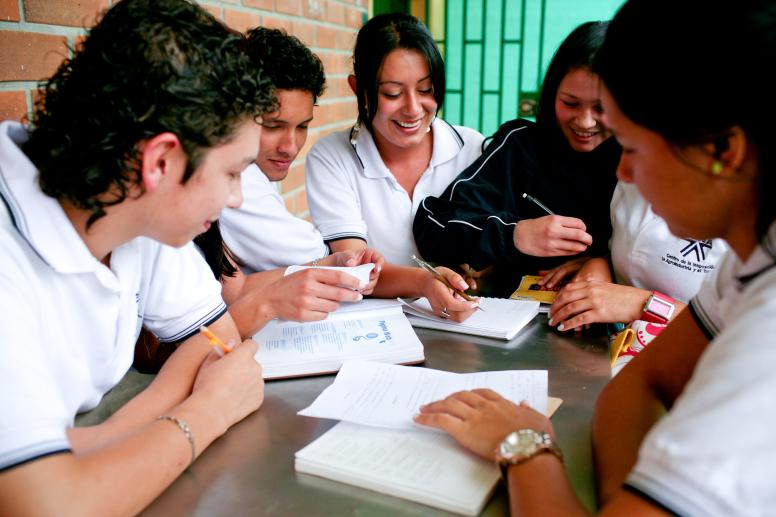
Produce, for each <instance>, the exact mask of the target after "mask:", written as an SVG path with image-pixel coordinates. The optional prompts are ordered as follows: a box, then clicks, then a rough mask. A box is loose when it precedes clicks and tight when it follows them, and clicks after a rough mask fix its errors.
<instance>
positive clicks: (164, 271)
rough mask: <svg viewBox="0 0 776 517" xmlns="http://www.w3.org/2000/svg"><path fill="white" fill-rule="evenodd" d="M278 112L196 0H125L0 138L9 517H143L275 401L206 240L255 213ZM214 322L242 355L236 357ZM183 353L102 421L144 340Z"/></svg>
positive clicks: (2, 484)
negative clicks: (224, 293)
mask: <svg viewBox="0 0 776 517" xmlns="http://www.w3.org/2000/svg"><path fill="white" fill-rule="evenodd" d="M274 109H276V108H275V107H274V100H273V98H272V95H271V86H270V84H269V83H268V81H267V80H266V79H264V78H262V75H261V73H260V72H257V69H256V67H255V65H254V64H252V63H250V62H249V60H248V59H247V57H246V56H245V54H244V51H243V48H242V38H241V37H240V36H237V35H235V34H234V33H232V32H231V31H229V30H228V29H227V28H226V27H225V26H223V25H222V24H221V23H220V22H218V21H216V20H215V19H214V18H213V17H212V16H211V15H209V14H208V13H206V12H205V11H204V10H202V9H201V8H200V7H198V6H197V5H195V4H194V3H193V2H190V1H188V0H123V1H121V2H117V3H115V5H114V7H112V8H111V9H110V10H109V11H107V12H106V14H105V15H104V17H103V18H102V20H101V21H100V22H99V23H98V24H97V25H96V26H95V27H94V28H92V29H91V30H90V31H89V35H88V37H87V38H86V39H85V41H83V43H82V44H80V45H79V48H78V49H77V50H76V51H75V53H74V55H73V57H72V58H70V59H66V60H65V61H64V62H63V64H62V65H61V66H60V68H59V70H58V71H57V72H56V73H55V74H54V76H53V77H52V78H51V79H49V80H48V81H47V82H46V83H45V84H44V85H43V94H42V96H41V98H40V100H39V101H38V103H37V105H36V110H35V113H34V115H33V117H32V123H31V125H30V126H29V127H25V126H22V125H20V124H18V123H14V122H10V121H6V122H3V123H2V124H0V199H2V203H0V286H1V289H2V293H3V296H2V298H0V349H1V351H2V357H3V359H2V361H0V391H2V393H3V395H2V397H0V415H2V417H1V418H0V508H2V511H1V512H0V513H3V514H8V515H28V514H67V515H70V514H76V513H78V514H90V515H91V514H95V515H128V514H135V513H137V512H139V511H140V510H141V509H143V508H144V507H145V506H146V505H147V504H148V503H149V502H150V501H152V500H153V499H154V498H155V497H156V496H157V495H158V494H159V493H160V492H161V491H162V490H164V489H165V488H166V487H167V486H168V485H169V484H170V483H171V482H172V481H173V480H174V479H175V478H176V477H177V476H178V475H179V474H180V473H181V472H182V471H183V470H184V469H185V468H186V467H187V465H189V464H190V462H192V461H193V460H194V459H195V458H196V456H197V455H198V454H200V453H201V452H202V451H203V450H204V449H205V448H206V447H207V446H208V445H209V444H210V443H211V442H212V441H213V440H214V439H215V438H217V437H218V436H220V435H221V434H223V433H224V432H225V431H226V430H227V429H228V428H229V427H230V426H231V425H232V424H234V423H236V422H237V421H239V420H241V419H242V418H244V417H245V416H246V415H248V414H249V413H251V412H253V411H255V410H256V409H257V408H258V407H259V406H260V405H261V402H262V400H263V384H262V381H261V371H260V367H259V365H258V364H257V363H256V361H255V359H254V354H255V352H256V344H255V343H254V342H252V341H250V340H247V341H244V342H242V343H240V340H239V338H238V332H237V329H236V328H235V325H234V322H233V321H232V319H231V317H230V316H229V314H228V313H227V312H226V307H225V305H224V303H223V301H222V300H221V297H220V292H221V290H220V285H219V284H218V282H216V281H215V280H214V279H213V276H212V274H211V273H210V271H209V270H208V268H207V265H206V264H205V263H204V262H203V261H202V260H201V258H200V256H199V254H198V252H197V251H196V250H195V249H194V248H193V246H192V245H191V244H190V241H191V239H192V238H193V237H194V236H195V235H197V234H199V233H202V232H203V231H205V230H206V229H207V228H208V227H209V226H210V225H211V224H212V222H213V221H215V219H216V218H217V217H218V216H219V213H220V212H221V210H222V209H223V208H224V207H226V206H231V207H236V206H238V205H239V204H240V202H241V191H240V173H241V171H242V170H243V169H244V168H245V167H246V166H247V164H249V163H252V162H253V161H254V160H255V159H256V156H257V154H258V141H259V137H260V131H261V129H260V126H259V125H258V123H257V120H258V119H259V117H260V116H261V115H262V114H263V113H265V112H267V111H272V110H274ZM205 324H206V325H209V326H210V327H211V329H212V330H213V331H214V332H215V333H216V334H218V335H219V336H221V338H222V339H223V340H224V341H229V340H234V341H235V342H236V343H239V344H238V345H237V346H235V347H234V348H233V350H232V351H231V352H230V353H227V354H226V355H224V356H223V357H220V358H219V356H218V354H216V353H215V352H212V351H211V348H210V346H208V343H207V340H206V339H205V338H204V337H202V336H200V335H199V333H198V329H199V328H200V326H201V325H205ZM142 325H145V326H146V327H147V328H149V329H150V330H151V331H153V332H154V333H155V334H156V335H157V336H158V337H159V338H160V339H161V340H162V341H166V342H176V343H180V346H179V347H178V349H177V350H176V352H175V353H174V354H173V355H172V357H171V358H170V359H169V360H168V361H167V363H166V364H165V366H164V367H163V368H162V370H161V372H160V373H159V375H158V376H157V377H156V379H155V380H154V382H153V383H152V384H151V385H150V386H149V387H148V388H147V389H146V390H145V391H143V392H142V393H140V394H139V395H138V396H136V397H135V398H134V399H132V400H130V401H129V402H128V403H127V404H126V405H125V406H124V407H122V408H121V409H120V410H119V411H118V412H117V413H116V414H114V415H113V416H112V417H111V418H110V419H108V420H107V421H106V422H105V423H103V424H100V425H96V426H92V427H74V426H73V423H74V417H75V415H76V414H77V413H80V412H84V411H87V410H90V409H91V408H93V407H95V406H96V405H97V404H98V402H99V401H100V399H101V398H102V397H103V395H104V394H105V393H106V392H107V391H108V390H110V389H111V388H112V387H113V386H114V385H115V384H116V383H117V382H118V381H119V380H120V379H121V378H122V376H124V374H125V373H126V372H127V370H128V369H129V367H130V364H131V362H132V351H133V348H134V343H135V340H136V338H137V336H138V333H139V331H140V328H141V326H142Z"/></svg>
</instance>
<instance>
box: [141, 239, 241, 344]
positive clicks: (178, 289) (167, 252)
mask: <svg viewBox="0 0 776 517" xmlns="http://www.w3.org/2000/svg"><path fill="white" fill-rule="evenodd" d="M158 246H159V248H158V251H157V253H156V254H155V257H154V258H155V260H154V261H153V264H146V268H147V269H146V271H147V272H148V274H147V275H144V279H145V280H146V281H145V285H144V288H143V292H144V295H143V298H142V299H143V302H144V306H143V307H141V308H140V310H141V311H142V314H143V324H144V325H145V326H146V327H147V328H148V330H150V331H151V332H153V333H154V334H156V336H157V337H158V338H159V340H160V341H162V342H178V341H183V340H184V339H186V338H188V337H189V336H191V335H193V334H195V333H196V332H197V331H198V330H199V327H201V326H202V325H208V324H210V323H212V322H213V321H215V320H217V319H218V318H220V317H221V316H222V315H223V314H224V313H225V312H226V304H225V303H224V301H223V299H222V298H221V284H220V283H219V282H218V281H217V280H216V279H215V278H214V277H213V273H212V272H211V271H210V268H209V267H208V265H207V262H205V259H204V258H203V257H202V255H201V254H200V253H199V252H198V251H197V249H196V247H195V246H194V244H193V243H188V244H187V245H186V246H183V247H182V248H173V247H171V246H166V245H163V244H158ZM149 267H150V269H148V268H149Z"/></svg>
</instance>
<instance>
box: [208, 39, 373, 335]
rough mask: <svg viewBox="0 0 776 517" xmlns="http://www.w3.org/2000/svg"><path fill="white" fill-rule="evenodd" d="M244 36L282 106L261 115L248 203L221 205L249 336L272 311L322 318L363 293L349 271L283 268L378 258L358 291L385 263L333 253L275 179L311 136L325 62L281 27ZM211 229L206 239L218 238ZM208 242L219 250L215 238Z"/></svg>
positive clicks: (228, 295) (226, 281) (237, 312)
mask: <svg viewBox="0 0 776 517" xmlns="http://www.w3.org/2000/svg"><path fill="white" fill-rule="evenodd" d="M247 36H248V43H247V53H248V55H249V56H250V57H251V59H252V60H253V62H254V63H255V64H256V66H258V67H260V68H261V69H262V70H264V71H265V72H266V74H267V77H268V78H269V79H270V80H271V81H272V83H273V85H274V86H275V90H274V95H275V96H276V98H277V101H278V110H277V111H274V112H272V113H268V114H266V116H264V117H263V119H262V131H261V142H260V145H259V156H258V158H257V160H256V163H253V164H251V165H250V166H249V167H248V168H247V169H245V171H243V174H242V185H243V198H244V201H243V204H242V205H241V206H240V207H238V208H230V209H227V210H224V213H223V214H222V217H221V219H220V221H219V224H220V233H221V237H222V238H223V242H224V243H225V244H226V247H227V248H228V252H230V253H231V255H232V258H233V259H234V262H236V263H237V264H238V265H239V268H240V271H235V272H232V274H231V275H226V276H225V275H223V274H222V275H221V279H222V282H223V285H224V291H223V293H224V299H225V300H226V301H227V302H228V303H229V304H230V309H229V310H230V311H231V312H232V315H233V317H234V318H235V320H236V321H237V323H238V327H239V328H240V330H241V332H243V334H244V335H245V333H246V331H247V332H249V333H252V332H255V331H256V330H257V329H258V328H261V327H262V326H263V325H264V323H265V322H266V321H267V320H268V319H270V318H273V317H281V318H284V319H293V320H299V321H310V320H320V319H323V318H325V317H326V316H327V314H328V313H329V312H331V311H333V310H335V309H336V308H337V307H338V305H339V303H340V302H342V301H354V300H356V299H360V298H361V295H360V294H359V293H358V292H355V291H354V290H353V289H354V288H357V287H358V283H357V282H354V279H353V278H352V277H349V276H348V275H345V274H344V273H341V272H337V271H330V270H321V269H316V270H307V271H301V272H297V273H294V274H293V275H289V276H287V277H284V278H283V277H282V274H283V271H285V268H286V267H288V266H291V265H294V264H307V263H316V264H318V265H322V266H345V265H348V266H356V265H359V264H362V263H368V262H375V263H376V264H377V267H376V268H375V270H374V271H373V273H372V276H371V282H370V285H368V286H366V287H365V288H362V289H361V292H363V293H364V294H369V293H371V291H372V288H373V287H374V284H375V282H376V281H377V276H378V274H379V270H380V268H381V266H382V263H383V260H382V256H381V255H380V254H379V253H377V252H375V251H374V250H366V251H364V252H350V251H348V252H340V253H334V254H331V255H330V254H329V248H328V246H327V245H326V244H325V243H324V242H323V238H322V237H321V234H320V233H319V232H318V230H317V229H316V227H315V226H314V225H313V224H311V223H310V222H308V221H305V220H304V219H301V218H299V217H296V216H294V215H293V214H291V213H290V212H289V211H288V210H287V209H286V206H285V203H284V201H283V198H282V197H281V196H280V194H278V191H277V190H276V189H275V186H274V185H273V183H275V182H279V181H282V180H283V179H285V177H286V176H287V175H288V171H289V168H290V167H291V164H292V163H293V162H294V160H295V159H296V157H297V155H298V154H299V151H301V149H302V147H303V146H304V143H305V141H306V140H307V130H308V126H309V125H310V123H311V122H312V119H313V106H314V105H315V102H316V100H317V99H318V98H319V97H320V96H321V95H322V94H323V91H324V88H325V82H326V78H325V75H324V70H323V64H322V63H321V60H320V59H319V58H318V56H316V55H315V54H313V53H312V52H311V51H310V49H308V48H307V47H306V46H305V45H304V44H303V43H302V42H301V41H300V40H299V39H298V38H296V37H294V36H290V35H288V34H286V33H285V32H283V31H281V30H278V29H268V28H265V27H258V28H256V29H253V30H251V31H249V32H248V34H247ZM214 233H216V232H208V235H205V236H203V237H204V238H206V239H209V240H217V239H218V236H217V235H214ZM203 237H200V239H198V240H197V243H198V244H200V245H201V243H202V239H203ZM206 246H207V247H208V248H211V249H213V248H215V249H220V248H221V245H220V244H218V245H216V244H213V243H212V242H208V243H206ZM206 255H207V253H206ZM209 262H211V263H212V262H213V261H212V260H209ZM242 273H245V275H243V274H242ZM346 287H350V288H346ZM362 287H363V286H362Z"/></svg>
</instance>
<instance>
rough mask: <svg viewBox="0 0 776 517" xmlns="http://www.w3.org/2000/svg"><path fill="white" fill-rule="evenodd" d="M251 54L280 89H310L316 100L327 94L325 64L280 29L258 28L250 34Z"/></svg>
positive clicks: (248, 45)
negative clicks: (324, 93)
mask: <svg viewBox="0 0 776 517" xmlns="http://www.w3.org/2000/svg"><path fill="white" fill-rule="evenodd" d="M247 36H248V43H247V52H248V55H249V56H250V58H251V59H252V60H253V62H254V63H255V64H256V65H257V66H258V67H259V69H260V70H262V71H263V73H264V74H265V75H266V76H267V77H269V79H270V81H272V84H273V85H274V86H275V88H277V89H279V90H306V91H308V92H310V93H311V94H312V95H313V101H317V100H318V98H319V97H320V96H321V95H323V91H324V89H325V88H326V74H325V73H324V71H323V63H321V60H320V58H319V57H318V56H316V55H315V54H313V53H312V52H311V51H310V49H309V48H307V47H306V46H305V44H304V43H302V42H301V41H299V38H297V37H296V36H290V35H289V34H286V32H285V31H283V30H280V29H268V28H266V27H257V28H255V29H252V30H250V31H248V34H247Z"/></svg>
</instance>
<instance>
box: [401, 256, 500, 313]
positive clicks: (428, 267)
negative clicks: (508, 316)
mask: <svg viewBox="0 0 776 517" xmlns="http://www.w3.org/2000/svg"><path fill="white" fill-rule="evenodd" d="M410 258H411V259H412V260H414V261H415V262H416V263H417V264H418V265H419V266H420V267H421V268H423V269H425V270H426V271H428V272H429V273H431V275H432V276H433V277H434V278H436V279H437V280H439V281H440V282H442V283H443V284H445V285H446V286H447V287H449V288H450V289H452V290H453V291H455V292H456V293H457V294H458V295H460V296H461V298H463V299H464V300H466V301H467V302H474V301H476V300H475V299H474V298H472V297H471V296H469V295H468V294H466V293H465V292H464V291H463V290H462V289H459V288H458V287H455V286H454V285H452V284H451V283H450V282H449V281H448V280H447V278H446V277H445V276H444V275H443V274H442V273H440V272H439V271H437V270H436V268H435V267H434V266H432V265H431V264H429V263H428V262H426V261H425V260H423V259H422V258H420V257H418V256H417V255H414V254H413V255H412V256H411V257H410ZM477 309H479V310H481V311H483V312H485V309H483V308H482V307H480V306H479V305H478V306H477Z"/></svg>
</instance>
